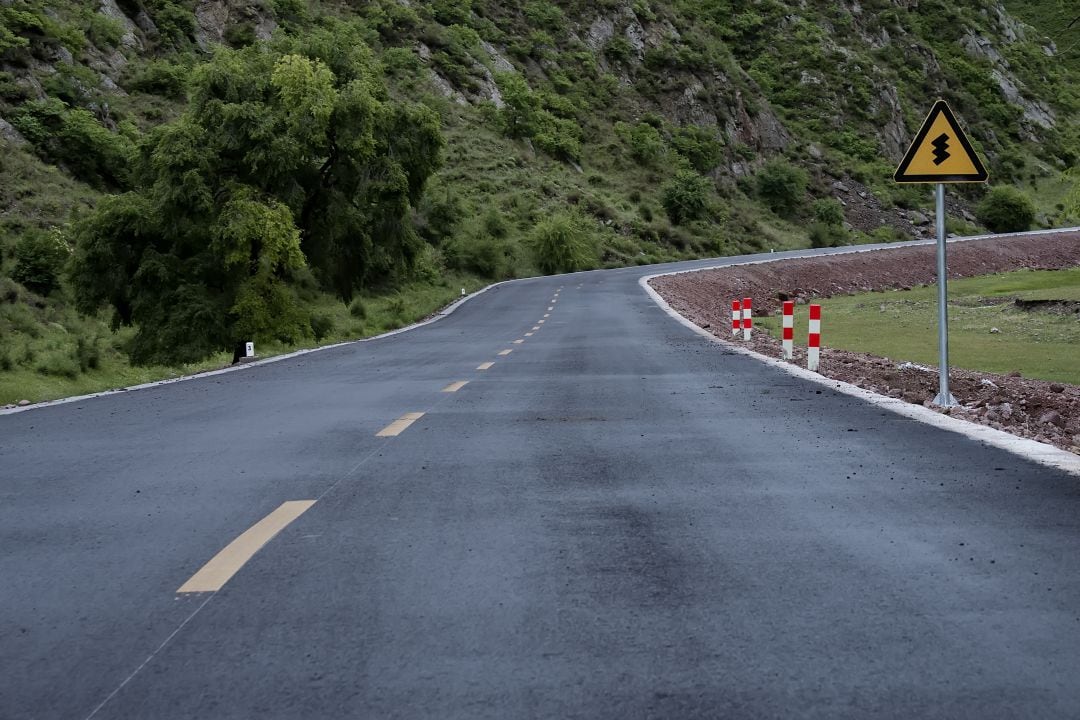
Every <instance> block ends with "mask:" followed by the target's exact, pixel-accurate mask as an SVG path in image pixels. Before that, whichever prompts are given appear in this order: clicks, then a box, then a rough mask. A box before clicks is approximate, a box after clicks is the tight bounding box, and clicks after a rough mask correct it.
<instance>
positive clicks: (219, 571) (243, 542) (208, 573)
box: [176, 500, 315, 593]
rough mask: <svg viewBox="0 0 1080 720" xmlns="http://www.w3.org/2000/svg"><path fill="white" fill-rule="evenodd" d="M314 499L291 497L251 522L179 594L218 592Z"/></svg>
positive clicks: (312, 503)
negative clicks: (256, 520)
mask: <svg viewBox="0 0 1080 720" xmlns="http://www.w3.org/2000/svg"><path fill="white" fill-rule="evenodd" d="M314 504H315V501H314V500H290V501H289V502H286V503H282V504H281V507H279V508H278V509H277V510H275V511H274V512H272V513H270V514H269V515H267V516H266V517H264V518H263V519H262V520H260V521H259V522H257V523H255V524H254V525H252V526H251V527H250V528H248V530H247V531H245V532H244V534H242V535H241V536H240V537H238V538H236V539H235V540H233V541H232V542H231V543H229V544H228V545H226V546H225V549H224V550H222V551H221V552H219V553H218V554H217V555H215V556H214V557H213V559H211V560H210V562H208V563H206V564H205V565H203V566H202V569H200V570H199V572H197V573H195V574H194V575H192V576H191V579H190V580H188V581H187V582H186V583H184V584H183V585H181V586H180V589H179V590H177V591H176V592H178V593H202V592H217V591H218V590H220V589H221V588H222V587H224V585H225V583H227V582H229V580H231V579H232V576H233V575H235V574H236V573H238V572H239V571H240V568H242V567H244V565H246V564H247V561H248V560H250V559H251V558H253V557H254V556H255V553H257V552H259V550H261V549H262V547H263V546H264V545H266V543H268V542H270V541H271V540H272V539H273V537H274V536H275V535H277V534H278V533H279V532H281V531H282V530H284V529H285V528H286V527H287V526H288V525H289V523H291V522H292V521H293V520H295V519H296V518H298V517H300V516H301V515H303V514H304V513H305V512H307V509H308V508H310V507H311V506H312V505H314Z"/></svg>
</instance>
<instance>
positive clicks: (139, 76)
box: [125, 60, 190, 99]
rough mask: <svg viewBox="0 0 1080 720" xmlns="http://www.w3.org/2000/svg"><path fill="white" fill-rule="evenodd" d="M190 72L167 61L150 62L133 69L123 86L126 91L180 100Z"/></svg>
mask: <svg viewBox="0 0 1080 720" xmlns="http://www.w3.org/2000/svg"><path fill="white" fill-rule="evenodd" d="M189 72H190V70H188V68H186V67H184V66H183V65H180V64H177V63H173V62H169V61H168V60H151V61H149V62H146V63H144V64H142V65H140V66H138V67H137V68H136V69H134V70H133V71H132V72H131V74H130V75H129V77H128V80H127V82H126V83H125V85H126V86H127V89H128V90H137V91H139V92H144V93H149V94H152V95H163V96H165V97H170V98H176V99H180V98H183V97H184V89H185V87H186V83H187V76H188V73H189Z"/></svg>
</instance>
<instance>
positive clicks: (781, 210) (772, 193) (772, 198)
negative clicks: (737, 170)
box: [757, 158, 810, 216]
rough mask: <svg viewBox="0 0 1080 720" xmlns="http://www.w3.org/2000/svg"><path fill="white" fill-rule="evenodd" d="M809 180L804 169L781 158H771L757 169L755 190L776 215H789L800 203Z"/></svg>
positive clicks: (793, 212)
mask: <svg viewBox="0 0 1080 720" xmlns="http://www.w3.org/2000/svg"><path fill="white" fill-rule="evenodd" d="M809 182H810V178H809V176H808V175H807V174H806V171H805V170H803V169H802V168H800V167H796V166H795V165H792V164H791V163H790V162H788V161H787V160H784V159H782V158H773V159H772V160H769V161H768V162H767V163H765V164H764V165H763V166H762V167H761V169H760V170H759V171H758V174H757V191H758V195H759V196H760V197H761V199H762V200H764V201H765V204H766V205H768V206H769V208H770V209H771V210H772V211H773V212H775V213H776V214H777V215H784V216H791V215H794V214H795V213H796V211H798V209H799V207H800V206H801V205H802V202H803V199H804V197H805V196H806V186H807V184H808V183H809Z"/></svg>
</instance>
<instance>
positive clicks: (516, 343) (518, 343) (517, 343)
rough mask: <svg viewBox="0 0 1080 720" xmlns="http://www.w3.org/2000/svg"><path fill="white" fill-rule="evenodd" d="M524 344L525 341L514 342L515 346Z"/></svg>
mask: <svg viewBox="0 0 1080 720" xmlns="http://www.w3.org/2000/svg"><path fill="white" fill-rule="evenodd" d="M523 342H525V341H524V340H515V341H514V344H515V345H520V344H521V343H523Z"/></svg>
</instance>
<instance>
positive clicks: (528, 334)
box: [525, 333, 533, 337]
mask: <svg viewBox="0 0 1080 720" xmlns="http://www.w3.org/2000/svg"><path fill="white" fill-rule="evenodd" d="M532 336H533V334H532V333H525V337H532Z"/></svg>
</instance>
